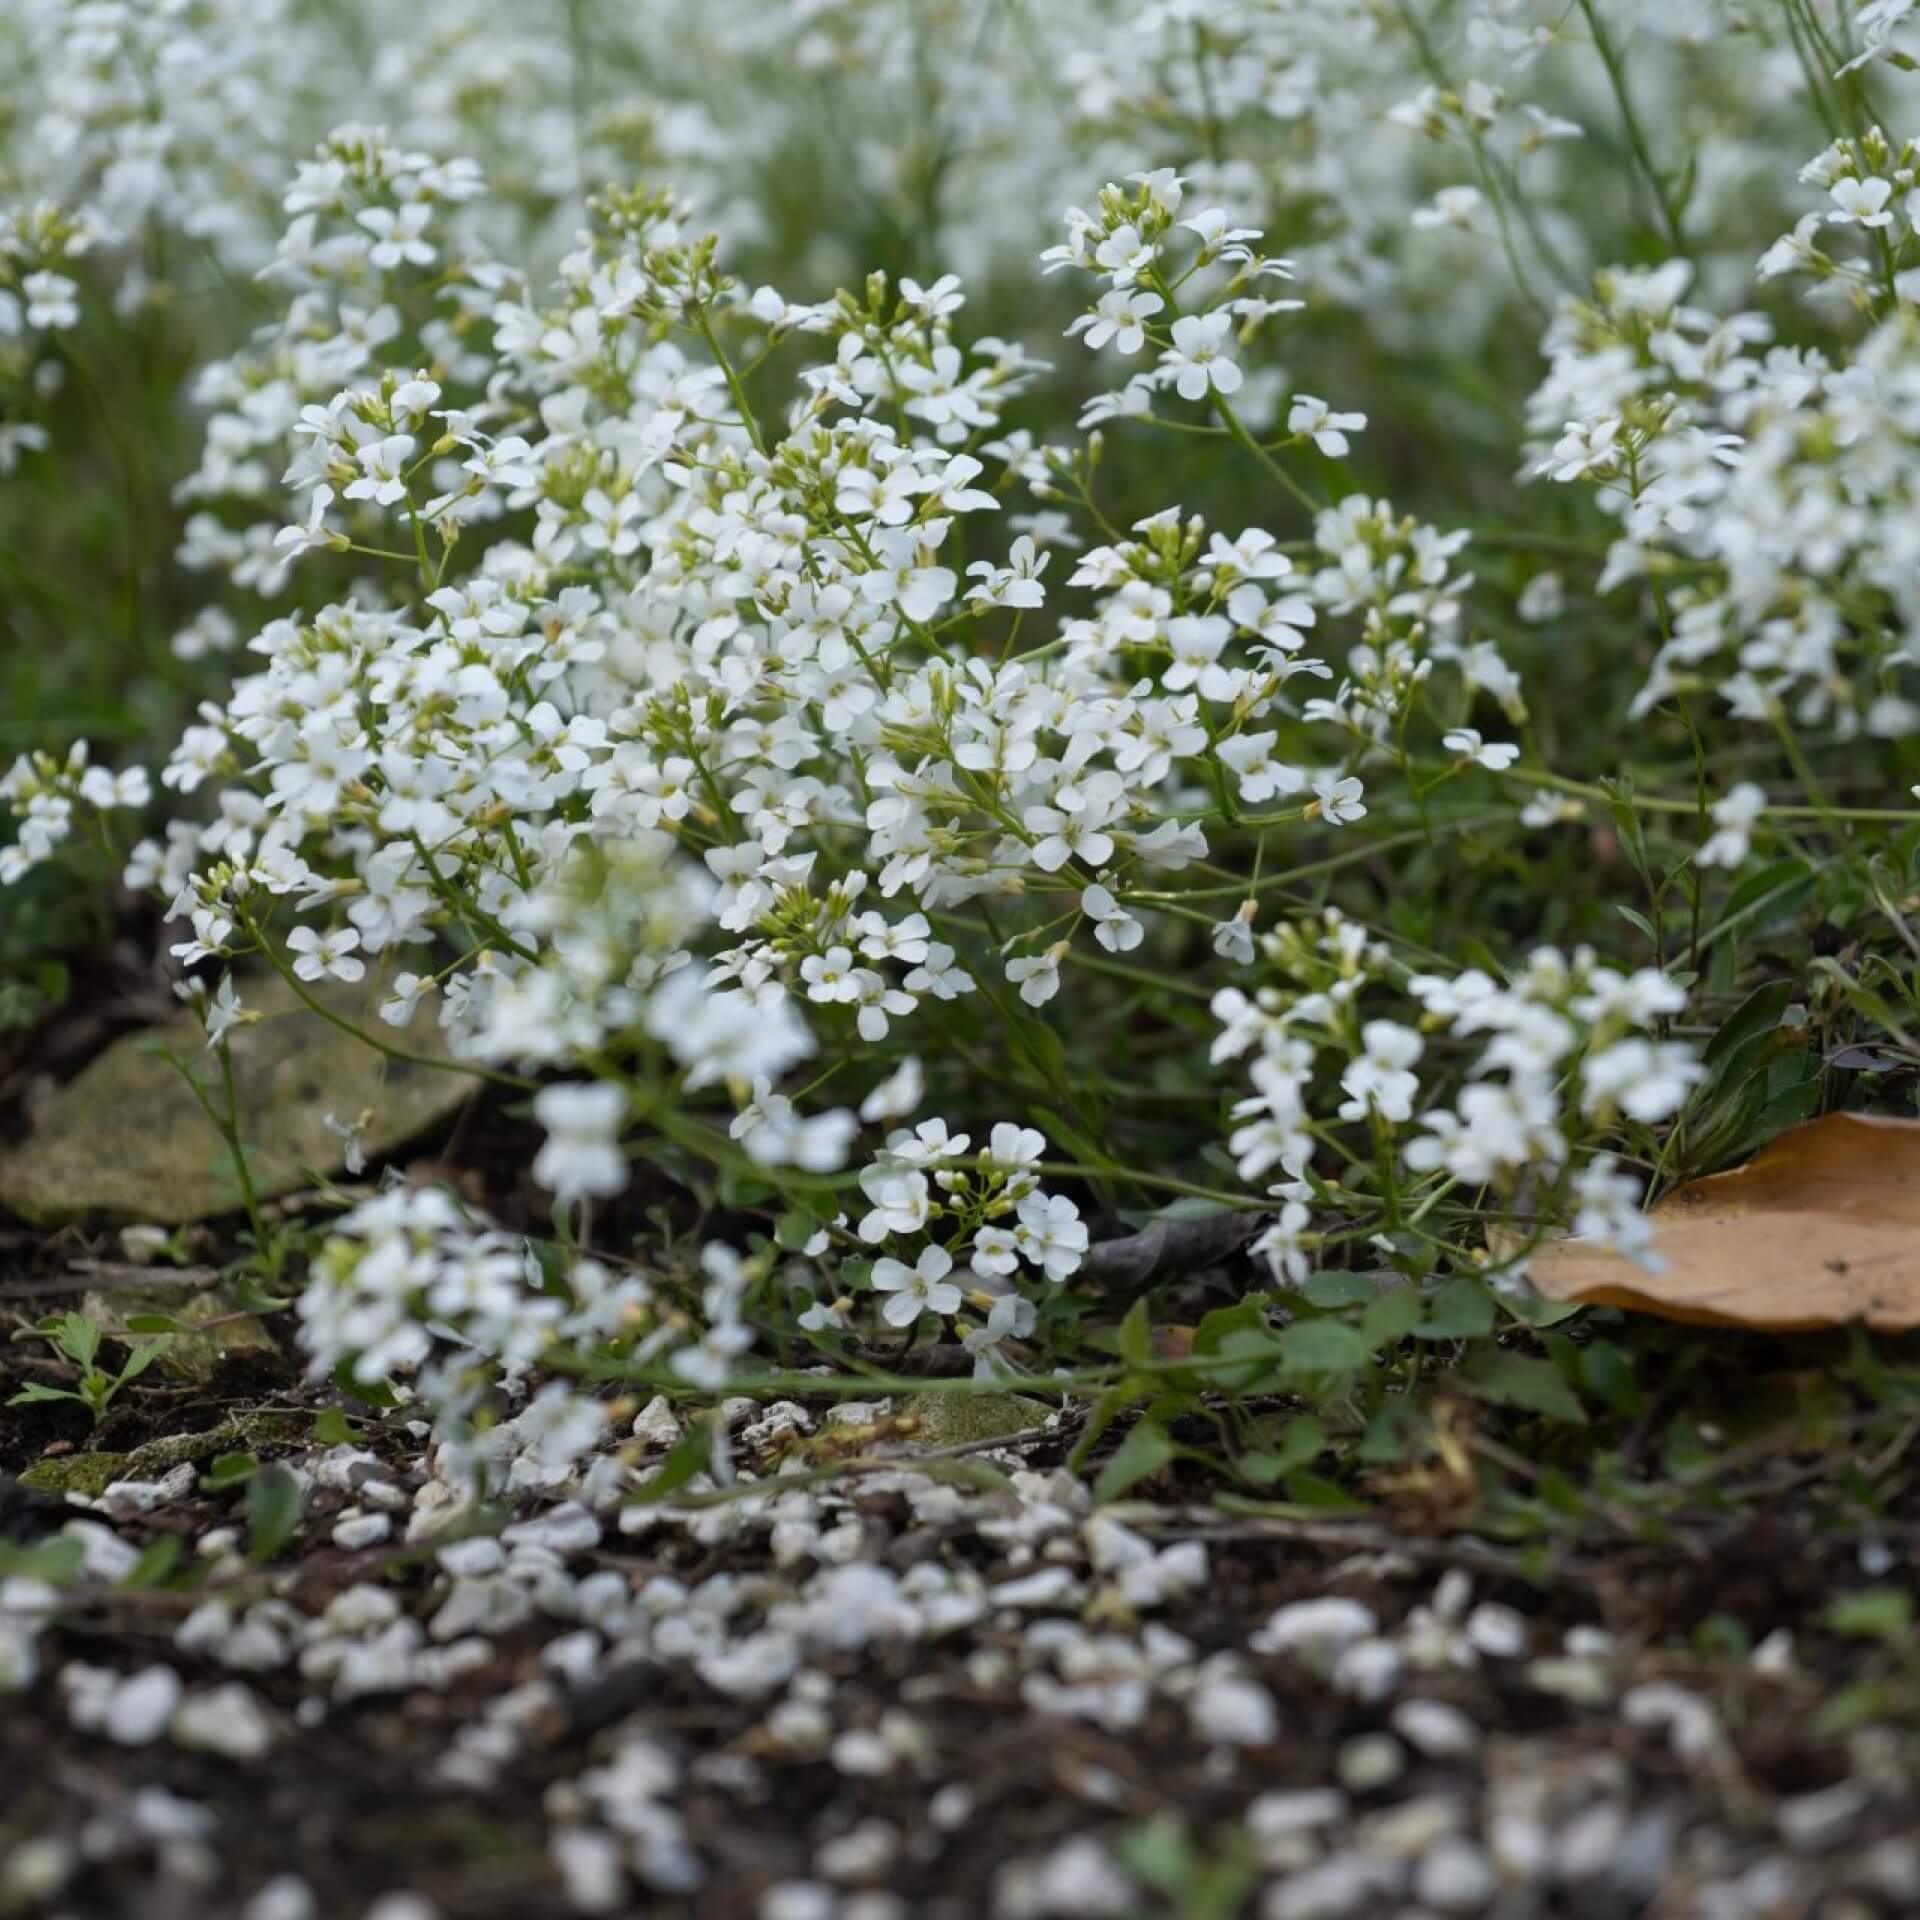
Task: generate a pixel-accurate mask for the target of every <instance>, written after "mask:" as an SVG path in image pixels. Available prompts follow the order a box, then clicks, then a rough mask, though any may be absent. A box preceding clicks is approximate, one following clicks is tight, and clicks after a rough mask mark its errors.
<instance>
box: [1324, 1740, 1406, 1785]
mask: <svg viewBox="0 0 1920 1920" xmlns="http://www.w3.org/2000/svg"><path fill="white" fill-rule="evenodd" d="M1406 1767H1407V1756H1406V1753H1405V1750H1404V1749H1403V1748H1402V1747H1401V1745H1400V1742H1399V1741H1398V1740H1396V1739H1395V1738H1394V1737H1393V1735H1392V1734H1390V1733H1360V1734H1356V1735H1355V1736H1354V1737H1353V1738H1352V1739H1351V1740H1349V1741H1347V1742H1346V1743H1345V1745H1343V1746H1342V1747H1341V1749H1340V1757H1339V1759H1338V1761H1337V1762H1336V1763H1335V1771H1336V1772H1338V1774H1339V1776H1340V1784H1341V1785H1342V1786H1343V1787H1345V1788H1346V1789H1347V1791H1348V1792H1349V1793H1372V1792H1373V1791H1374V1790H1375V1789H1376V1788H1378V1787H1386V1786H1391V1785H1392V1784H1393V1782H1394V1781H1396V1780H1398V1779H1399V1778H1400V1776H1401V1774H1403V1773H1404V1772H1405V1771H1406Z"/></svg>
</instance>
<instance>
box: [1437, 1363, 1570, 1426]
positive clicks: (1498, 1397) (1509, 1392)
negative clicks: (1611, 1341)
mask: <svg viewBox="0 0 1920 1920" xmlns="http://www.w3.org/2000/svg"><path fill="white" fill-rule="evenodd" d="M1454 1377H1455V1378H1456V1379H1457V1380H1458V1381H1459V1383H1460V1384H1461V1386H1463V1387H1464V1388H1465V1389H1466V1390H1467V1391H1468V1392H1469V1393H1470V1394H1472V1395H1473V1396H1474V1397H1475V1398H1476V1399H1478V1400H1490V1401H1493V1402H1495V1403H1496V1404H1497V1405H1500V1406H1504V1407H1521V1408H1523V1409H1525V1410H1526V1411H1527V1412H1528V1413H1544V1414H1547V1415H1549V1416H1550V1417H1551V1418H1553V1419H1555V1420H1564V1421H1566V1422H1567V1423H1568V1424H1569V1425H1570V1426H1576V1427H1584V1426H1585V1425H1586V1424H1587V1415H1586V1410H1585V1409H1584V1408H1583V1407H1582V1406H1581V1405H1580V1402H1579V1401H1578V1400H1577V1399H1576V1398H1575V1397H1574V1392H1573V1389H1572V1388H1571V1387H1569V1386H1568V1385H1567V1383H1566V1381H1565V1379H1564V1378H1563V1377H1562V1376H1561V1372H1560V1369H1559V1368H1558V1367H1556V1366H1555V1365H1554V1364H1553V1362H1552V1361H1551V1360H1535V1359H1532V1358H1531V1357H1530V1356H1528V1355H1527V1354H1524V1353H1503V1352H1501V1351H1500V1350H1498V1349H1497V1348H1492V1347H1478V1348H1473V1349H1470V1350H1469V1353H1468V1356H1467V1359H1466V1361H1465V1363H1464V1364H1463V1365H1462V1366H1461V1367H1460V1368H1459V1369H1458V1371H1457V1372H1456V1374H1455V1376H1454Z"/></svg>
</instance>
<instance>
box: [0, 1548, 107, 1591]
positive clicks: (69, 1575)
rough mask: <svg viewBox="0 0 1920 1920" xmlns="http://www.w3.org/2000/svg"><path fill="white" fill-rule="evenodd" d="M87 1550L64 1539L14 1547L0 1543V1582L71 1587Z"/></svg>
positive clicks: (80, 1568) (77, 1575) (80, 1569)
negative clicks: (35, 1581)
mask: <svg viewBox="0 0 1920 1920" xmlns="http://www.w3.org/2000/svg"><path fill="white" fill-rule="evenodd" d="M85 1560H86V1548H85V1547H84V1546H83V1545H82V1544H81V1543H80V1542H79V1541H78V1540H69V1539H67V1538H66V1537H65V1536H64V1535H62V1536H60V1537H58V1538H56V1539H53V1540H36V1541H35V1542H34V1543H33V1545H32V1546H30V1547H16V1546H13V1545H12V1544H10V1543H9V1542H8V1541H5V1540H0V1579H13V1578H15V1577H16V1576H17V1577H18V1578H20V1579H22V1580H44V1581H45V1582H46V1583H47V1585H48V1586H50V1587H70V1586H72V1585H73V1584H74V1583H75V1582H76V1581H77V1580H78V1579H79V1578H80V1575H81V1571H82V1568H83V1566H84V1563H85Z"/></svg>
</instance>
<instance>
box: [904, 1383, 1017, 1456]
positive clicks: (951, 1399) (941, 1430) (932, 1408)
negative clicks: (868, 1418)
mask: <svg viewBox="0 0 1920 1920" xmlns="http://www.w3.org/2000/svg"><path fill="white" fill-rule="evenodd" d="M900 1412H901V1413H902V1414H903V1415H907V1416H909V1417H911V1418H912V1419H913V1420H915V1421H916V1422H918V1425H917V1426H916V1427H915V1428H914V1432H913V1439H914V1444H915V1445H916V1446H923V1447H961V1446H966V1445H968V1444H969V1443H971V1442H973V1441H978V1440H997V1439H999V1438H1000V1437H1001V1436H1002V1435H1003V1434H1009V1433H1025V1432H1028V1431H1029V1430H1030V1429H1032V1428H1034V1427H1037V1426H1038V1425H1039V1424H1040V1423H1041V1421H1043V1420H1044V1419H1045V1418H1046V1417H1047V1409H1046V1408H1045V1407H1044V1406H1042V1405H1040V1404H1039V1403H1038V1402H1037V1401H1033V1400H1022V1399H1021V1398H1020V1397H1019V1396H1018V1395H1017V1394H1012V1393H916V1394H912V1395H910V1396H909V1397H908V1398H907V1399H905V1400H903V1401H901V1403H900Z"/></svg>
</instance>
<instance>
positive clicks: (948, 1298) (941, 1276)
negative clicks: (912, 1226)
mask: <svg viewBox="0 0 1920 1920" xmlns="http://www.w3.org/2000/svg"><path fill="white" fill-rule="evenodd" d="M952 1271H953V1255H952V1254H950V1253H949V1252H948V1251H947V1250H946V1248H945V1247H922V1248H921V1249H920V1257H919V1258H918V1259H917V1260H916V1261H914V1263H913V1265H912V1266H908V1265H907V1264H906V1263H905V1262H904V1261H901V1260H892V1259H886V1260H876V1261H875V1262H874V1263H873V1288H874V1291H875V1292H876V1293H884V1294H885V1295H886V1296H887V1300H886V1304H885V1305H884V1306H882V1307H881V1309H880V1315H881V1318H882V1319H884V1320H885V1321H886V1323H887V1325H888V1326H890V1327H910V1326H912V1325H913V1323H914V1322H915V1321H916V1320H917V1319H919V1317H920V1316H921V1314H922V1313H931V1314H935V1315H937V1316H939V1317H940V1318H941V1319H945V1318H946V1316H947V1315H949V1314H953V1313H958V1312H959V1311H960V1306H961V1302H962V1301H963V1300H964V1299H965V1298H966V1296H965V1295H964V1294H963V1293H962V1292H961V1291H960V1289H959V1288H958V1287H957V1286H955V1285H954V1283H953V1282H952V1281H951V1280H949V1279H948V1278H947V1275H948V1274H950V1273H951V1272H952Z"/></svg>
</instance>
